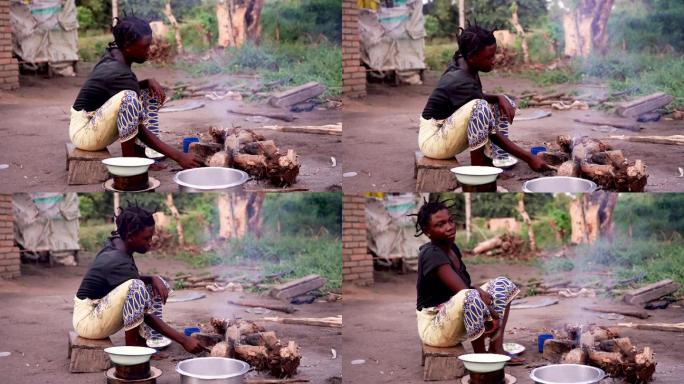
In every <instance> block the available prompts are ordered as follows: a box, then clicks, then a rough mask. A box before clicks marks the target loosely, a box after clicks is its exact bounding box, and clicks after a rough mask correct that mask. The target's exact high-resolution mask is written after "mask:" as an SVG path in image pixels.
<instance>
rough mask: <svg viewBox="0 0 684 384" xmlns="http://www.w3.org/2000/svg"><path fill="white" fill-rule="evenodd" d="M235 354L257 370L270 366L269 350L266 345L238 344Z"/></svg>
mask: <svg viewBox="0 0 684 384" xmlns="http://www.w3.org/2000/svg"><path fill="white" fill-rule="evenodd" d="M235 356H236V357H237V358H238V359H240V360H242V361H244V362H246V363H247V364H249V365H251V366H252V367H254V368H255V369H257V370H263V369H267V368H268V361H269V358H268V350H267V349H266V347H264V346H254V345H236V346H235Z"/></svg>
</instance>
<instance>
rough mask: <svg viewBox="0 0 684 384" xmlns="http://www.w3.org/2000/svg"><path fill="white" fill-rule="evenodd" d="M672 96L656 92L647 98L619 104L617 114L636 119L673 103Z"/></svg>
mask: <svg viewBox="0 0 684 384" xmlns="http://www.w3.org/2000/svg"><path fill="white" fill-rule="evenodd" d="M672 100H673V98H672V96H670V95H668V94H665V93H663V92H656V93H653V94H650V95H647V96H643V97H639V98H637V99H634V100H632V101H627V102H624V103H620V104H618V106H617V108H616V109H615V112H616V113H617V114H618V115H620V116H624V117H635V116H639V115H641V114H642V113H646V112H650V111H652V110H654V109H658V108H661V107H664V106H666V105H668V104H670V103H671V102H672Z"/></svg>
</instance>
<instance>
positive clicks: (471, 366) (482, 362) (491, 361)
mask: <svg viewBox="0 0 684 384" xmlns="http://www.w3.org/2000/svg"><path fill="white" fill-rule="evenodd" d="M458 358H459V360H461V361H463V365H465V368H466V369H467V370H468V371H469V372H477V373H487V372H494V371H498V370H499V369H503V367H504V365H505V364H506V362H507V361H508V360H510V359H511V358H510V356H506V355H499V354H496V353H469V354H466V355H461V356H459V357H458Z"/></svg>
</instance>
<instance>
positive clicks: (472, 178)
mask: <svg viewBox="0 0 684 384" xmlns="http://www.w3.org/2000/svg"><path fill="white" fill-rule="evenodd" d="M451 172H453V173H455V174H456V180H458V182H459V183H461V184H465V185H483V184H489V183H491V182H493V181H494V180H496V177H497V176H498V175H499V173H501V172H503V169H501V168H496V167H483V166H477V165H467V166H463V167H455V168H451Z"/></svg>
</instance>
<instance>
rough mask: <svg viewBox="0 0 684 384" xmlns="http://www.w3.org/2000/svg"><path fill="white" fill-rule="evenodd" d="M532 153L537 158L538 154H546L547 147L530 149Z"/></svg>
mask: <svg viewBox="0 0 684 384" xmlns="http://www.w3.org/2000/svg"><path fill="white" fill-rule="evenodd" d="M530 152H532V154H533V155H535V156H536V155H537V153H541V152H546V147H544V146H540V147H532V148H530Z"/></svg>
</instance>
